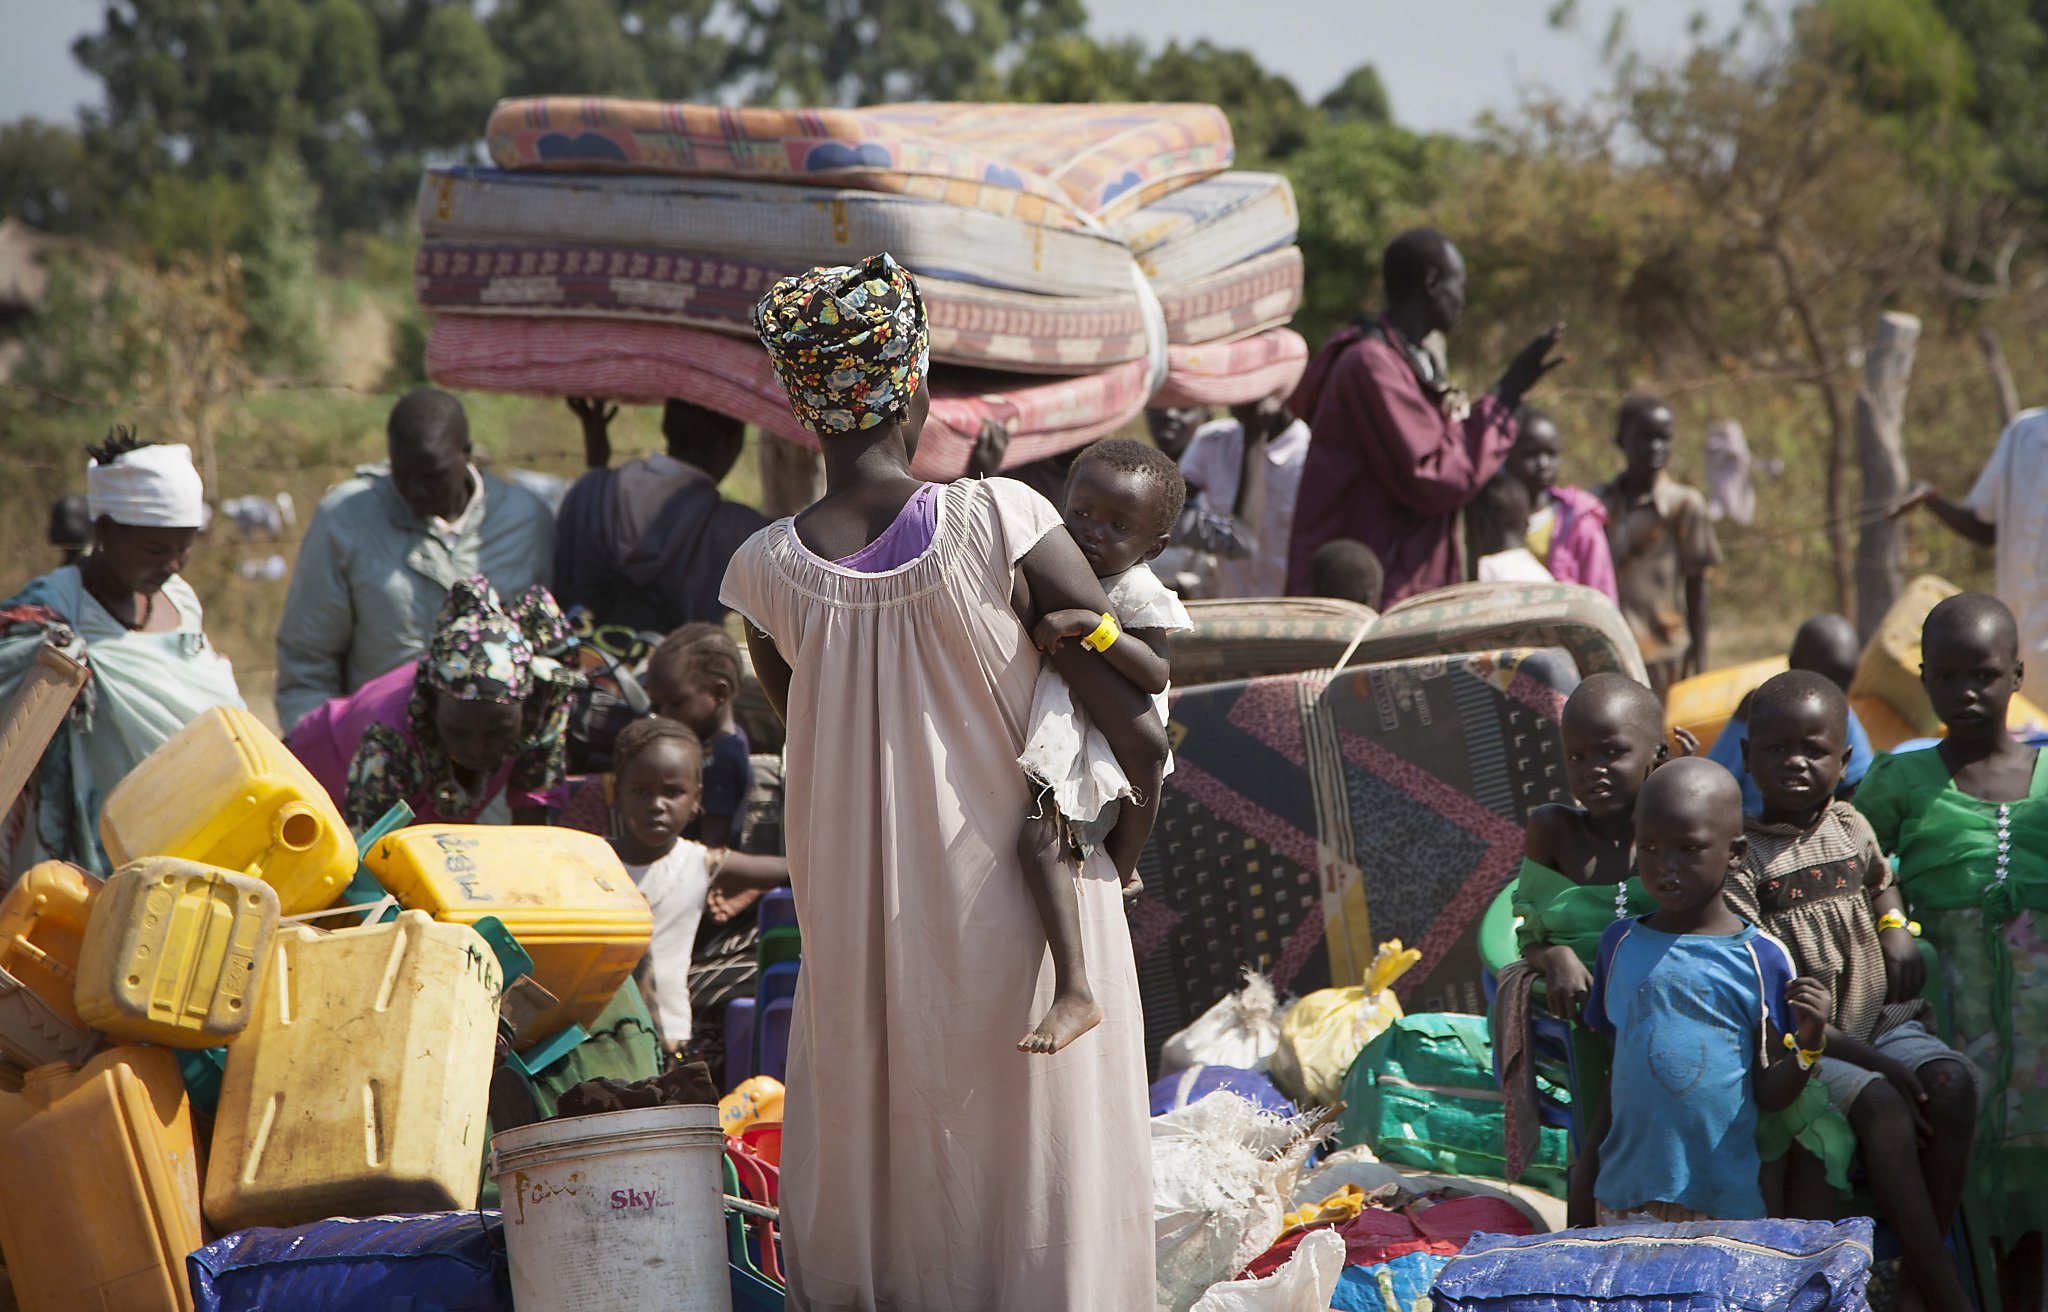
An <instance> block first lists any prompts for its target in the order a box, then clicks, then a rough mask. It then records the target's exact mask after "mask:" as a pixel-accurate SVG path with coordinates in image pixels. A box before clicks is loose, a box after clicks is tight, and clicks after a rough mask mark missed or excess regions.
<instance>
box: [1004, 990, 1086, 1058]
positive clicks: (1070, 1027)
mask: <svg viewBox="0 0 2048 1312" xmlns="http://www.w3.org/2000/svg"><path fill="white" fill-rule="evenodd" d="M1101 1023H1102V1008H1100V1007H1098V1006H1096V1005H1095V996H1094V994H1092V993H1071V994H1062V995H1061V996H1059V997H1057V998H1054V999H1053V1000H1052V1008H1051V1009H1050V1010H1048V1011H1047V1012H1046V1013H1045V1019H1044V1020H1041V1021H1039V1022H1038V1028H1036V1029H1034V1030H1032V1031H1031V1032H1030V1033H1029V1034H1027V1035H1025V1036H1024V1037H1023V1038H1022V1039H1020V1040H1018V1042H1017V1051H1019V1052H1028V1053H1032V1054H1034V1055H1044V1054H1047V1053H1054V1052H1058V1051H1059V1050H1060V1049H1061V1048H1064V1047H1066V1046H1067V1045H1068V1044H1069V1043H1072V1042H1073V1041H1074V1040H1075V1039H1078V1038H1080V1037H1081V1036H1082V1035H1083V1034H1086V1033H1087V1032H1088V1031H1089V1030H1092V1029H1094V1028H1095V1027H1096V1026H1097V1025H1099V1024H1101Z"/></svg>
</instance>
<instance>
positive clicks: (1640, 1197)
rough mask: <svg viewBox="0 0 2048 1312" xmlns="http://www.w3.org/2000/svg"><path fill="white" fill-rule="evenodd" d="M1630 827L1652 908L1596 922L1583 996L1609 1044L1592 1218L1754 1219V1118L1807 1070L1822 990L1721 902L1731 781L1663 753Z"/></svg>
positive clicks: (1731, 848) (1737, 847) (1737, 844)
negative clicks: (1594, 953)
mask: <svg viewBox="0 0 2048 1312" xmlns="http://www.w3.org/2000/svg"><path fill="white" fill-rule="evenodd" d="M1635 831H1636V871H1637V874H1638V875H1640V876H1641V878H1642V881H1643V883H1644V885H1645V886H1646V887H1647V888H1648V889H1649V890H1650V895H1651V896H1652V897H1654V898H1655V899H1656V902H1657V909H1656V910H1655V911H1652V912H1651V913H1650V914H1649V915H1647V916H1642V917H1639V918H1630V919H1626V920H1618V921H1616V922H1614V923H1613V924H1611V925H1609V926H1608V927H1607V931H1606V933H1604V934H1602V935H1601V936H1600V956H1599V959H1598V961H1597V963H1596V964H1595V965H1594V967H1593V987H1592V990H1591V991H1590V992H1589V993H1588V994H1587V997H1586V1025H1587V1027H1588V1028H1590V1029H1592V1030H1594V1031H1596V1032H1597V1033H1601V1034H1605V1035H1608V1036H1610V1037H1611V1038H1613V1039H1614V1040H1615V1045H1614V1069H1613V1074H1612V1075H1611V1076H1610V1077H1609V1080H1608V1086H1607V1096H1606V1098H1605V1099H1604V1100H1603V1103H1602V1106H1601V1113H1602V1115H1601V1116H1600V1117H1599V1118H1596V1127H1595V1129H1596V1132H1595V1133H1594V1134H1593V1135H1591V1136H1589V1138H1591V1139H1593V1140H1594V1141H1596V1142H1597V1143H1598V1144H1599V1147H1598V1149H1597V1156H1593V1155H1592V1154H1589V1157H1593V1160H1591V1161H1590V1162H1589V1163H1588V1165H1589V1166H1590V1169H1589V1170H1588V1171H1586V1172H1585V1174H1586V1175H1587V1176H1589V1177H1590V1179H1591V1181H1592V1185H1593V1190H1592V1192H1593V1197H1594V1199H1595V1200H1596V1201H1597V1203H1598V1208H1597V1215H1598V1219H1599V1224H1602V1225H1618V1224H1626V1223H1629V1222H1633V1221H1638V1220H1649V1221H1697V1220H1717V1221H1738V1220H1747V1219H1750V1218H1754V1217H1760V1216H1762V1215H1764V1200H1763V1192H1762V1190H1761V1189H1760V1188H1759V1186H1758V1172H1759V1170H1760V1168H1761V1165H1762V1163H1761V1161H1760V1160H1759V1155H1758V1152H1757V1144H1756V1126H1757V1113H1758V1112H1759V1111H1777V1110H1778V1109H1780V1108H1783V1107H1786V1106H1788V1105H1790V1104H1791V1102H1792V1100H1793V1099H1795V1098H1797V1097H1798V1096H1799V1093H1800V1090H1801V1089H1802V1088H1803V1087H1804V1086H1805V1083H1806V1080H1807V1078H1808V1077H1809V1076H1810V1075H1811V1074H1812V1071H1813V1068H1814V1067H1815V1066H1816V1065H1818V1064H1819V1062H1820V1049H1821V1048H1822V1047H1824V1046H1825V1044H1824V1038H1823V1030H1824V1027H1825V1025H1826V1024H1827V1015H1828V993H1827V989H1826V988H1825V987H1824V986H1823V985H1822V984H1821V983H1820V982H1819V981H1818V980H1814V979H1810V978H1805V977H1795V975H1794V971H1793V966H1792V959H1791V957H1790V956H1789V955H1788V954H1787V953H1786V951H1785V949H1784V947H1783V946H1781V945H1780V944H1779V943H1778V942H1777V941H1776V940H1775V939H1773V938H1771V937H1770V936H1769V935H1767V934H1764V933H1762V932H1761V931H1759V930H1758V929H1757V928H1756V926H1754V925H1750V924H1746V923H1744V921H1743V920H1742V918H1741V917H1740V916H1738V915H1736V914H1735V912H1734V911H1732V910H1730V909H1729V906H1728V900H1727V897H1726V896H1725V893H1724V886H1725V885H1726V883H1727V882H1728V878H1729V875H1730V873H1731V872H1733V871H1734V870H1735V869H1736V868H1737V867H1739V866H1740V865H1741V863H1742V859H1743V853H1744V851H1745V849H1746V847H1747V844H1746V842H1745V841H1744V839H1743V836H1742V792H1741V790H1740V789H1738V788H1737V787H1736V786H1735V779H1734V776H1732V775H1730V774H1729V773H1728V772H1727V771H1726V770H1724V769H1722V768H1721V767H1720V766H1718V765H1715V764H1714V763H1713V762H1711V761H1702V760H1697V759H1689V760H1679V761H1673V762H1672V763H1671V764H1669V765H1667V766H1665V767H1663V768H1662V769H1659V770H1658V771H1657V772H1656V773H1655V774H1653V775H1651V776H1650V779H1649V782H1647V783H1645V784H1644V785H1643V788H1642V792H1641V795H1640V796H1639V797H1638V798H1637V800H1636V824H1635ZM1788 1040H1789V1042H1787V1041H1788ZM1602 1122H1605V1123H1606V1128H1604V1129H1602V1128H1601V1123H1602Z"/></svg>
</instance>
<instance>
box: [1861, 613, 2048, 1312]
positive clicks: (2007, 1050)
mask: <svg viewBox="0 0 2048 1312" xmlns="http://www.w3.org/2000/svg"><path fill="white" fill-rule="evenodd" d="M1920 658H1921V675H1920V678H1921V682H1922V683H1923V684H1924V685H1925V687H1926V689H1927V696H1928V699H1929V701H1931V702H1932V703H1933V706H1934V711H1935V713H1936V714H1937V715H1939V716H1940V717H1941V719H1942V721H1943V723H1945V724H1946V725H1947V726H1948V737H1947V738H1946V739H1945V740H1943V741H1942V742H1941V743H1940V744H1939V745H1938V746H1935V747H1932V748H1928V749H1926V750H1924V751H1917V752H1908V753H1905V754H1904V755H1900V756H1886V757H1880V758H1879V759H1878V761H1877V762H1876V764H1874V765H1872V766H1871V768H1870V773H1869V774H1868V775H1866V776H1865V777H1864V780H1863V784H1862V786H1861V787H1860V788H1858V789H1857V790H1856V799H1855V800H1856V809H1857V810H1859V811H1861V812H1862V813H1863V815H1864V817H1865V818H1866V819H1868V820H1869V821H1870V826H1871V828H1872V829H1873V830H1874V831H1875V832H1876V834H1877V840H1878V842H1879V844H1881V845H1882V846H1883V847H1884V849H1885V850H1886V851H1889V852H1892V853H1894V854H1896V856H1897V858H1898V863H1899V886H1900V887H1901V888H1902V889H1904V890H1905V895H1906V902H1907V906H1908V907H1909V909H1910V910H1911V912H1912V914H1913V915H1914V916H1915V917H1916V918H1917V919H1918V920H1919V921H1920V923H1921V924H1922V925H1923V926H1924V927H1925V933H1926V935H1927V938H1928V939H1929V940H1930V941H1931V942H1932V943H1933V944H1934V945H1935V946H1936V947H1937V948H1939V949H1940V951H1941V967H1942V972H1943V975H1944V976H1945V979H1944V981H1943V982H1944V983H1945V984H1946V985H1947V989H1948V996H1949V1006H1950V1009H1951V1011H1952V1013H1953V1028H1954V1034H1953V1035H1952V1036H1951V1042H1952V1043H1953V1045H1954V1046H1955V1047H1956V1048H1957V1049H1958V1050H1960V1051H1961V1052H1962V1054H1963V1055H1964V1056H1965V1057H1967V1058H1969V1059H1970V1061H1971V1062H1973V1063H1974V1064H1975V1065H1976V1067H1977V1069H1978V1071H1979V1073H1980V1075H1981V1077H1982V1078H1981V1080H1980V1082H1979V1083H1980V1086H1981V1087H1982V1088H1983V1090H1984V1105H1983V1109H1982V1112H1981V1114H1980V1115H1979V1117H1978V1120H1977V1153H1976V1158H1975V1161H1974V1162H1973V1164H1972V1167H1971V1179H1970V1184H1969V1189H1968V1192H1967V1193H1966V1195H1965V1197H1966V1199H1967V1200H1968V1201H1969V1202H1970V1203H1971V1204H1972V1206H1971V1208H1970V1218H1971V1221H1972V1223H1973V1224H1975V1225H1978V1226H1983V1227H1986V1228H1988V1230H1989V1231H1990V1233H1991V1235H1992V1237H1993V1239H1994V1240H1995V1241H1996V1242H1997V1244H1998V1246H1999V1250H2000V1263H1999V1279H2000V1284H2001V1285H2002V1286H2003V1293H2004V1298H2005V1306H2007V1307H2009V1308H2010V1307H2026V1308H2033V1307H2036V1306H2038V1305H2039V1303H2040V1297H2041V1293H2042V1290H2041V1285H2040V1277H2041V1258H2042V1250H2041V1232H2042V1230H2043V1228H2044V1226H2048V764H2044V758H2043V756H2042V755H2041V753H2040V752H2039V751H2038V750H2037V749H2035V748H2032V747H2028V746H2025V745H2023V744H2022V743H2020V742H2019V741H2018V740H2017V739H2015V738H2014V737H2013V736H2012V734H2011V733H2010V732H2009V731H2008V730H2007V729H2006V727H2005V724H2006V708H2007V704H2008V703H2009V702H2011V700H2012V697H2013V693H2014V691H2015V690H2016V689H2017V688H2018V687H2019V684H2020V678H2021V674H2022V670H2021V665H2020V661H2019V642H2018V634H2017V630H2016V628H2015V626H2014V624H2013V618H2012V612H2010V611H2008V610H2007V609H2006V608H2005V607H2004V606H2003V605H2001V604H2000V603H1999V602H1998V600H1997V599H1996V598H1994V597H1991V596H1987V595H1985V594H1984V593H1976V592H1968V593H1963V594H1961V595H1959V596H1955V597H1950V598H1949V599H1947V600H1946V601H1943V602H1942V603H1941V604H1940V605H1938V606H1936V607H1935V608H1934V610H1933V611H1932V612H1931V613H1930V614H1929V615H1928V617H1927V623H1926V624H1925V626H1924V627H1923V628H1922V629H1921V634H1920Z"/></svg>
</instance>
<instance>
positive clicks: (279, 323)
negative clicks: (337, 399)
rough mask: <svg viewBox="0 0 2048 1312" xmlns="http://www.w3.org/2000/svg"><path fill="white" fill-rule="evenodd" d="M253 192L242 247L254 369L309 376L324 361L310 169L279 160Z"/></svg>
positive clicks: (266, 168)
mask: <svg viewBox="0 0 2048 1312" xmlns="http://www.w3.org/2000/svg"><path fill="white" fill-rule="evenodd" d="M252 191H253V199H254V201H255V206H254V211H253V213H252V214H251V216H250V220H249V229H248V232H247V234H246V236H245V238H244V240H243V241H242V242H241V243H240V247H241V252H242V311H243V313H244V315H245V316H246V317H247V318H248V321H249V331H248V337H247V344H248V349H249V354H250V358H251V362H252V363H253V364H254V365H255V366H256V367H257V368H259V369H263V370H267V371H274V372H283V373H286V374H289V375H292V376H294V377H303V376H308V375H311V374H313V373H314V372H316V371H317V370H318V368H319V366H320V364H321V363H322V360H321V352H320V334H319V316H320V288H319V282H318V277H319V267H318V265H319V260H318V257H319V242H318V239H317V237H316V236H315V233H314V227H313V191H312V186H311V183H310V182H309V180H308V179H307V177H306V168H305V165H303V164H301V163H300V162H299V161H298V159H297V157H295V156H292V155H287V154H278V155H276V156H274V157H273V158H272V159H271V160H270V162H269V163H268V164H267V165H265V166H264V169H263V172H262V173H261V174H259V175H258V176H257V179H256V182H255V185H254V187H253V188H252Z"/></svg>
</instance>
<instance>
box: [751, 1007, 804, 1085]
mask: <svg viewBox="0 0 2048 1312" xmlns="http://www.w3.org/2000/svg"><path fill="white" fill-rule="evenodd" d="M795 1006H796V1003H795V1002H794V1001H793V1000H792V999H789V998H777V999H775V1000H774V1001H773V1002H771V1003H769V1004H768V1005H767V1006H766V1007H764V1008H762V1010H761V1027H760V1034H759V1036H758V1042H759V1045H760V1057H759V1059H758V1060H757V1061H756V1062H755V1063H754V1064H755V1067H756V1068H757V1069H758V1070H759V1072H760V1073H761V1074H763V1075H766V1076H767V1077H768V1078H769V1079H771V1080H780V1079H782V1078H783V1073H784V1072H785V1071H786V1070H788V1068H789V1018H790V1013H791V1011H792V1010H794V1008H795Z"/></svg>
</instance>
